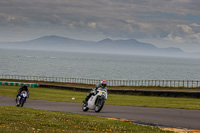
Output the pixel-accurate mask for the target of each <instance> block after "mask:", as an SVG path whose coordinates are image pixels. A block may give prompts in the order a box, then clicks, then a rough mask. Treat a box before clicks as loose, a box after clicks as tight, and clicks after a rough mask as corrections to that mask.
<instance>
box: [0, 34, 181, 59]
mask: <svg viewBox="0 0 200 133" xmlns="http://www.w3.org/2000/svg"><path fill="white" fill-rule="evenodd" d="M0 48H12V49H33V50H56V51H73V52H95V53H116V54H134V55H155V56H183V55H185V53H184V51H182V50H181V49H179V48H173V47H170V48H158V47H156V46H154V45H152V44H150V43H143V42H139V41H137V40H135V39H129V40H111V39H109V38H106V39H104V40H101V41H98V42H93V41H83V40H75V39H71V38H67V37H60V36H55V35H52V36H44V37H40V38H37V39H33V40H29V41H23V42H1V43H0Z"/></svg>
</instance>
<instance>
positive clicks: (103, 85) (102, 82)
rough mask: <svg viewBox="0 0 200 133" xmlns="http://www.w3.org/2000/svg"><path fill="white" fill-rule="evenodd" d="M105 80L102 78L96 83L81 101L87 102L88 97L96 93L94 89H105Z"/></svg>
mask: <svg viewBox="0 0 200 133" xmlns="http://www.w3.org/2000/svg"><path fill="white" fill-rule="evenodd" d="M106 86H107V82H106V80H102V81H101V83H100V84H98V85H96V86H95V87H94V88H93V89H92V91H91V92H90V93H88V95H87V97H86V98H85V100H84V101H83V103H85V104H87V102H88V100H89V99H90V97H91V96H92V95H96V91H97V89H98V88H102V89H105V90H106V91H107V87H106Z"/></svg>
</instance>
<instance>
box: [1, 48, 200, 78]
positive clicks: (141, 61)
mask: <svg viewBox="0 0 200 133" xmlns="http://www.w3.org/2000/svg"><path fill="white" fill-rule="evenodd" d="M0 74H4V75H30V76H47V77H48V76H55V77H68V78H89V79H110V80H116V79H119V80H121V79H124V80H199V79H200V59H187V58H169V57H148V56H133V55H131V56H130V55H112V54H94V53H93V54H92V53H70V52H49V51H29V50H5V49H0Z"/></svg>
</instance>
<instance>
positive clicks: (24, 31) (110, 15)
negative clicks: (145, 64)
mask: <svg viewBox="0 0 200 133" xmlns="http://www.w3.org/2000/svg"><path fill="white" fill-rule="evenodd" d="M47 35H58V36H63V37H69V38H74V39H80V40H92V41H99V40H101V39H104V38H111V39H136V40H139V41H143V42H149V43H152V44H155V45H156V46H158V47H168V46H169V47H171V46H176V47H180V48H182V49H183V50H185V51H187V50H188V51H199V52H200V0H1V1H0V42H2V41H24V40H31V39H35V38H38V37H41V36H47Z"/></svg>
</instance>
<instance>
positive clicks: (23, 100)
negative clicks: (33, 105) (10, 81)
mask: <svg viewBox="0 0 200 133" xmlns="http://www.w3.org/2000/svg"><path fill="white" fill-rule="evenodd" d="M24 103H25V98H22V100H21V103H20V107H23V106H24Z"/></svg>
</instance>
